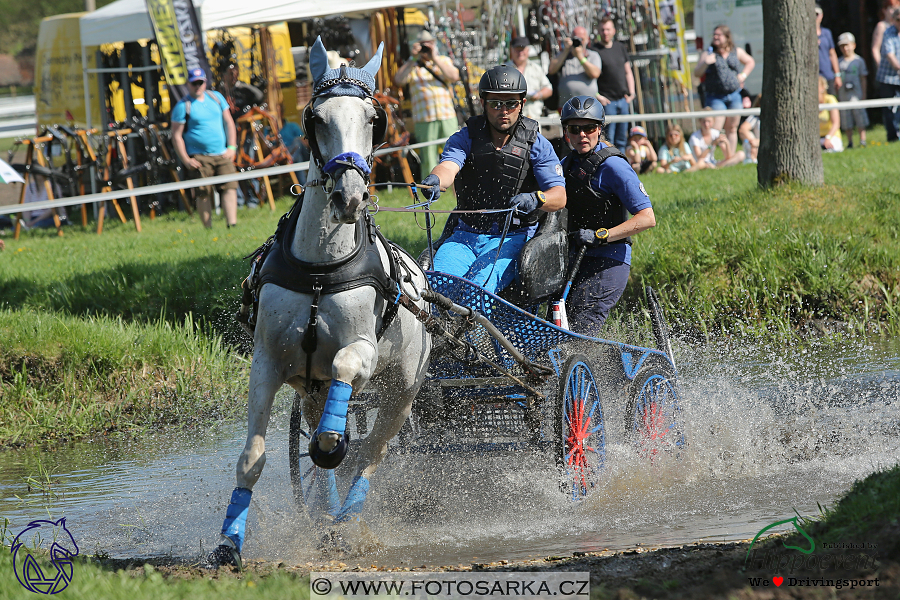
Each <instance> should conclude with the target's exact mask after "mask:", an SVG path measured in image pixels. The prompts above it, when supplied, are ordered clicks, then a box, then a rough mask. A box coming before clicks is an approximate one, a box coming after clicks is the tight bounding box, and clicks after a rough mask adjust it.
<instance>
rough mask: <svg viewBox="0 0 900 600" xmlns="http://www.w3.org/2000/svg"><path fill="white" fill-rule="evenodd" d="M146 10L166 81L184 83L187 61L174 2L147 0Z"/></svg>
mask: <svg viewBox="0 0 900 600" xmlns="http://www.w3.org/2000/svg"><path fill="white" fill-rule="evenodd" d="M147 10H148V12H149V13H150V20H151V22H152V23H153V30H154V31H155V32H156V43H157V44H158V45H159V52H160V55H161V56H162V61H163V63H162V64H163V68H164V69H165V71H166V81H167V82H168V83H169V85H186V84H187V61H186V60H185V57H184V47H183V46H182V44H181V34H180V32H179V29H178V19H177V17H176V16H175V6H174V3H173V2H172V0H147Z"/></svg>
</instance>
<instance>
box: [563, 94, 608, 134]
mask: <svg viewBox="0 0 900 600" xmlns="http://www.w3.org/2000/svg"><path fill="white" fill-rule="evenodd" d="M572 119H586V120H589V121H596V122H597V123H599V124H600V126H601V127H602V126H603V125H604V124H605V123H606V111H604V110H603V105H602V104H600V101H599V100H597V99H596V98H591V97H590V96H575V97H574V98H572V99H571V100H569V101H568V102H566V103H565V104H564V105H563V107H562V111H560V121H562V124H563V125H565V124H566V122H567V121H571V120H572Z"/></svg>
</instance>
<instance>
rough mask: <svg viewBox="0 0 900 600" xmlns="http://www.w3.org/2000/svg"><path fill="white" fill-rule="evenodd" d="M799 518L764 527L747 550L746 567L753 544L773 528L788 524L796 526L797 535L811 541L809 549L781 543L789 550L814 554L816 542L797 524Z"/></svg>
mask: <svg viewBox="0 0 900 600" xmlns="http://www.w3.org/2000/svg"><path fill="white" fill-rule="evenodd" d="M797 520H798V517H792V518H790V519H785V520H784V521H776V522H775V523H772V524H771V525H767V526H766V527H763V528H762V529H761V530H760V532H759V533H757V534H756V537H754V538H753V541H752V542H750V547H749V548H747V557H746V558H745V559H744V565H745V566H746V564H747V561H748V560H750V551H751V550H753V544H755V543H756V540H758V539H759V538H760V536H761V535H762V534H764V533H765V532H767V531H768V530H770V529H772V528H773V527H778V526H779V525H787V524H788V523H792V524H793V525H794V529H796V530H797V533H799V534H800V535H802V536H803V537H805V538H806V539H807V540H808V541H809V548H808V549H807V548H801V547H800V546H789V545H788V544H787V543H786V542H785V541H784V540H782V541H781V544H782V545H783V546H784V547H785V548H787V549H788V550H797V551H798V552H802V553H803V554H812V553H813V551H814V550H815V549H816V541H815V540H814V539H812V537H811V536H810V535H809V534H808V533H806V531H804V530H803V528H802V527H800V524H799V523H798V522H797Z"/></svg>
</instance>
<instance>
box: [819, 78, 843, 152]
mask: <svg viewBox="0 0 900 600" xmlns="http://www.w3.org/2000/svg"><path fill="white" fill-rule="evenodd" d="M819 104H837V98H835V97H834V96H832V95H831V94H829V93H828V80H826V79H825V78H824V77H822V76H821V75H819ZM819 145H820V146H822V150H824V151H825V152H842V151H843V150H844V140H843V138H841V115H840V111H838V109H837V108H831V109H828V108H826V109H825V110H823V111H821V112H820V113H819Z"/></svg>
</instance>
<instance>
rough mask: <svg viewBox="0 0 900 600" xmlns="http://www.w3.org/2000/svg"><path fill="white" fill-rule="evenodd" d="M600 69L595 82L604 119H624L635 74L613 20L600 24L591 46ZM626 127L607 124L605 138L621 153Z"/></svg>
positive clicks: (624, 142)
mask: <svg viewBox="0 0 900 600" xmlns="http://www.w3.org/2000/svg"><path fill="white" fill-rule="evenodd" d="M594 49H595V50H596V51H597V54H599V55H600V64H602V65H603V69H602V71H601V73H600V77H598V78H597V91H598V94H599V95H598V96H597V97H598V98H599V99H600V103H601V104H602V105H603V110H604V111H605V113H606V116H609V115H627V114H629V113H630V109H629V105H630V104H631V101H632V100H634V71H632V70H631V61H629V60H628V51H627V50H625V46H623V45H622V43H621V42H619V41H618V40H617V39H616V23H615V21H613V19H612V17H610V16H606V17H603V19H601V20H600V42H599V43H598V44H596V45H595V46H594ZM627 132H628V123H607V124H606V130H605V131H604V137H605V138H606V139H607V140H609V141H610V142H612V143H613V144H614V145H615V146H616V148H618V149H619V151H620V152H622V153H624V152H625V148H626V147H627V146H628V134H627Z"/></svg>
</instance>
